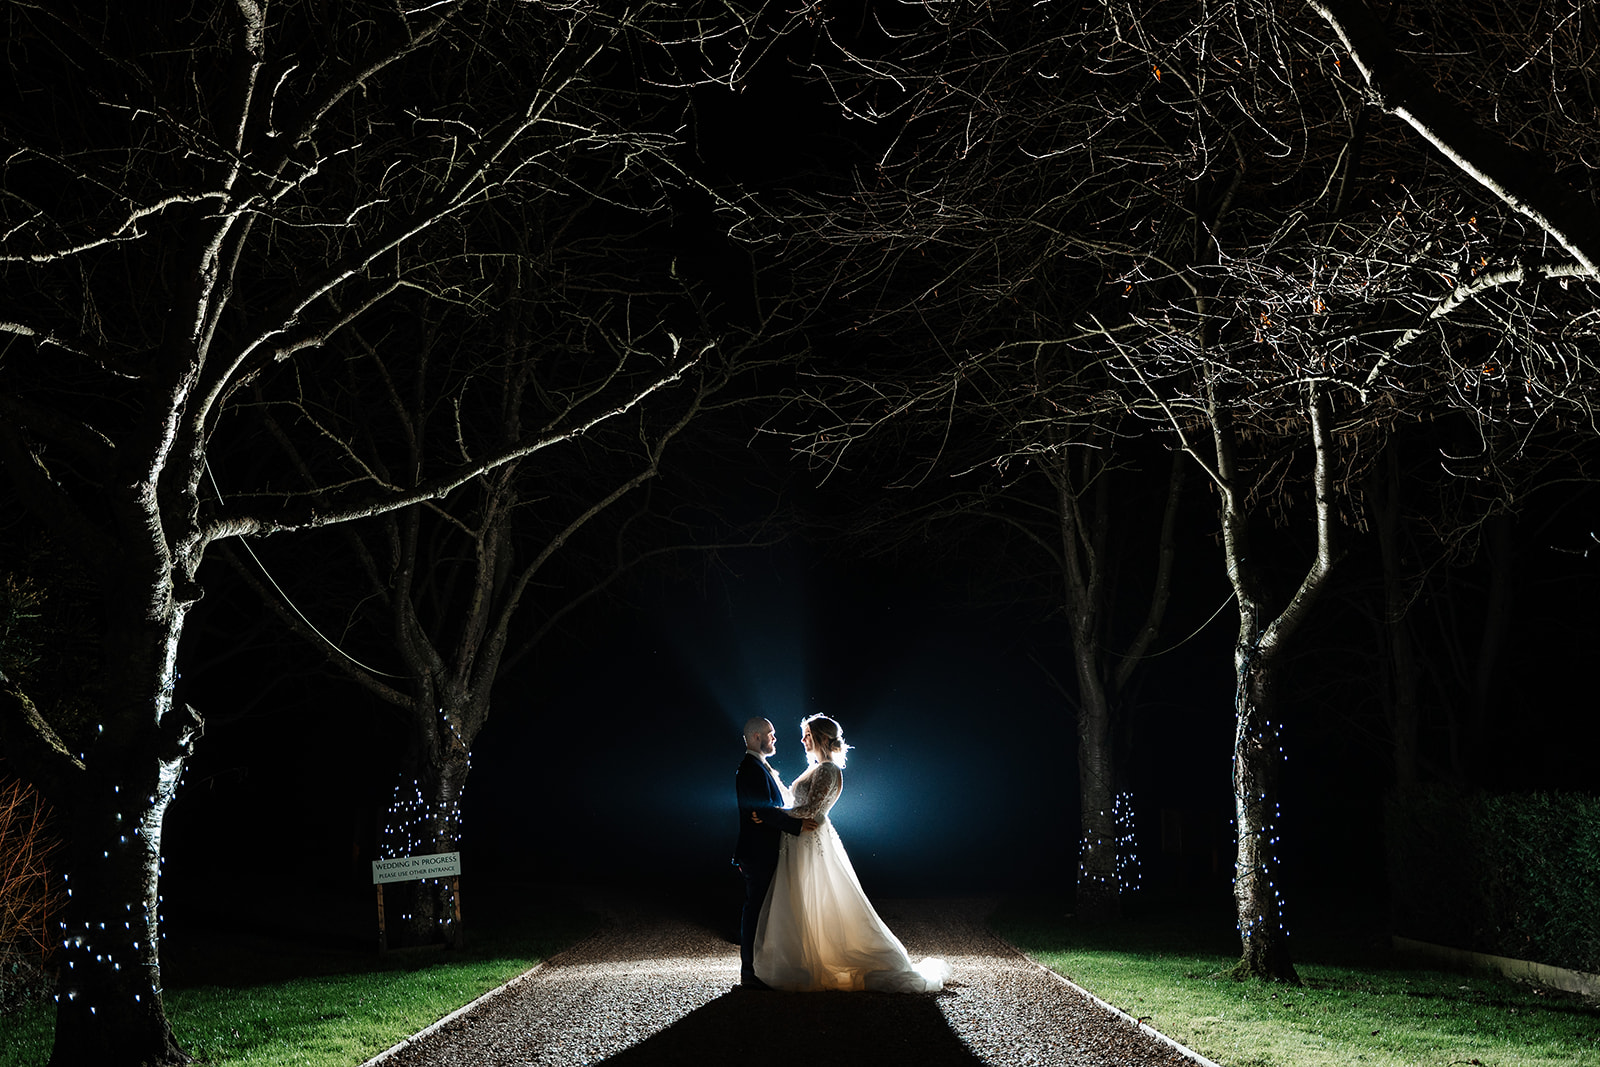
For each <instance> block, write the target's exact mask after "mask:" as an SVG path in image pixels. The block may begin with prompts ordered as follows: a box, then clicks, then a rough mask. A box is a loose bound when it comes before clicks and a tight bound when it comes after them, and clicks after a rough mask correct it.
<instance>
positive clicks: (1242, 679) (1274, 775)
mask: <svg viewBox="0 0 1600 1067" xmlns="http://www.w3.org/2000/svg"><path fill="white" fill-rule="evenodd" d="M1234 657H1235V662H1238V663H1241V664H1242V666H1241V667H1240V671H1239V686H1238V689H1237V690H1236V691H1235V693H1234V734H1233V804H1234V820H1235V824H1236V826H1237V829H1238V839H1239V852H1238V858H1237V860H1236V861H1235V865H1234V879H1233V899H1234V902H1235V903H1236V904H1237V906H1238V912H1239V940H1240V942H1241V944H1242V946H1243V951H1242V954H1241V955H1240V958H1239V962H1238V963H1237V964H1235V965H1234V968H1233V976H1234V977H1235V978H1266V979H1268V980H1270V981H1274V982H1294V983H1296V984H1298V983H1299V981H1300V976H1299V975H1298V974H1297V973H1296V972H1295V969H1294V963H1293V962H1292V961H1291V959H1290V957H1289V945H1288V934H1287V931H1285V930H1284V928H1283V891H1282V882H1283V873H1282V868H1281V866H1280V864H1279V861H1278V850H1277V844H1278V840H1279V838H1278V816H1279V813H1280V808H1279V803H1278V770H1279V766H1280V764H1281V762H1282V758H1283V748H1282V744H1281V741H1280V739H1279V737H1278V723H1277V721H1276V720H1275V719H1274V713H1273V707H1272V704H1273V699H1272V698H1273V691H1274V689H1275V688H1276V686H1275V682H1276V677H1275V676H1276V674H1277V673H1278V670H1279V669H1280V668H1279V664H1278V662H1277V660H1278V656H1276V655H1275V654H1274V653H1273V652H1268V653H1267V654H1265V655H1263V654H1262V651H1261V649H1260V648H1259V647H1250V646H1248V645H1243V644H1242V643H1241V646H1240V647H1236V648H1235V649H1234Z"/></svg>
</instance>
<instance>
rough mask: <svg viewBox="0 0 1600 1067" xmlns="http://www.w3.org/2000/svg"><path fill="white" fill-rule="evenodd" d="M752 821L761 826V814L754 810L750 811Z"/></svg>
mask: <svg viewBox="0 0 1600 1067" xmlns="http://www.w3.org/2000/svg"><path fill="white" fill-rule="evenodd" d="M750 821H751V822H753V823H755V824H756V825H757V826H760V825H761V816H759V815H757V814H756V813H755V812H753V811H752V812H751V813H750Z"/></svg>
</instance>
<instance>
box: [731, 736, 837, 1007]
mask: <svg viewBox="0 0 1600 1067" xmlns="http://www.w3.org/2000/svg"><path fill="white" fill-rule="evenodd" d="M744 748H745V752H744V759H743V760H741V761H740V762H739V774H738V777H737V778H735V779H734V785H735V786H736V787H737V789H738V792H739V842H738V844H736V845H735V846H734V849H733V863H734V866H736V867H738V868H739V873H740V874H742V875H744V914H743V916H742V917H741V919H740V922H739V984H740V985H742V986H744V987H745V988H746V989H766V988H767V985H766V983H765V982H763V981H762V980H761V979H759V978H757V977H756V972H755V967H754V960H755V946H756V924H757V923H758V922H759V921H760V920H761V904H762V902H763V901H764V900H766V899H767V886H769V885H771V884H772V874H773V871H775V870H776V869H777V866H778V842H779V841H780V840H781V838H779V837H778V834H779V833H780V832H781V833H786V834H798V833H800V832H801V831H802V830H815V829H816V828H817V824H816V823H815V822H814V821H812V820H811V819H805V820H801V819H796V818H795V817H794V816H793V815H788V814H786V813H785V812H784V811H783V787H782V786H780V785H779V784H778V776H777V774H776V773H774V772H773V770H772V768H771V767H770V766H768V765H767V757H768V756H770V755H772V754H773V753H774V752H776V751H777V750H778V746H777V745H776V744H775V743H774V741H773V733H772V723H770V722H768V721H767V720H766V719H763V718H760V717H757V718H754V719H751V720H750V721H749V722H747V723H745V724H744Z"/></svg>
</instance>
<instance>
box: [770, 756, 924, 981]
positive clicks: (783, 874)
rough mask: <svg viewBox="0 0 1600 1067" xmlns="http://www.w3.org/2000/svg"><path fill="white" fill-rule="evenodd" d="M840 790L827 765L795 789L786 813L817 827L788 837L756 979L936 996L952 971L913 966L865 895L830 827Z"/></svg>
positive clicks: (834, 769)
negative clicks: (806, 819) (830, 812)
mask: <svg viewBox="0 0 1600 1067" xmlns="http://www.w3.org/2000/svg"><path fill="white" fill-rule="evenodd" d="M843 785H844V774H843V772H842V771H840V770H839V767H838V766H837V765H836V764H834V763H831V762H828V763H818V764H816V765H814V766H813V767H812V768H811V769H810V770H808V771H807V772H806V773H804V774H802V775H801V776H800V777H799V778H797V779H795V782H794V785H793V786H791V787H790V788H791V789H793V791H794V805H793V807H791V808H790V809H789V813H790V814H791V815H793V816H795V817H796V818H801V819H804V818H811V819H815V820H817V822H818V824H819V825H818V826H817V828H816V829H815V830H813V831H810V832H807V833H803V834H800V835H798V836H796V835H792V834H785V835H783V842H782V844H781V845H780V846H779V851H778V869H777V873H776V874H774V875H773V876H772V887H771V888H770V889H768V890H767V899H766V902H765V903H764V904H763V905H762V907H761V919H760V921H759V923H758V925H757V926H756V952H755V971H756V976H757V977H758V978H760V979H761V980H762V981H764V982H766V983H767V984H768V985H770V986H772V987H773V988H774V989H783V990H789V991H792V992H811V991H814V990H822V989H842V990H857V989H871V990H880V991H883V992H890V993H932V992H937V991H938V990H940V989H943V988H944V983H945V981H946V980H947V979H948V978H949V977H950V965H949V964H948V963H946V962H945V961H944V960H942V959H938V958H936V957H932V956H930V957H928V958H926V959H924V960H923V961H922V962H921V963H913V962H912V961H911V957H910V956H908V955H907V954H906V950H905V946H904V945H902V944H901V943H900V939H899V938H897V937H895V936H894V934H893V933H892V932H891V931H890V930H889V928H888V927H887V926H885V925H884V923H883V920H882V919H880V918H878V913H877V912H876V911H875V910H873V907H872V904H871V903H870V902H869V901H868V900H867V895H866V894H865V893H864V892H862V891H861V883H860V882H859V881H858V880H857V879H856V872H855V868H853V867H851V866H850V857H849V856H847V855H846V854H845V851H844V845H843V844H842V843H841V842H840V841H839V834H838V832H837V831H836V830H834V828H833V824H832V823H831V822H829V821H828V809H829V808H831V807H833V805H834V802H835V801H836V800H838V799H839V792H840V790H841V789H842V788H843Z"/></svg>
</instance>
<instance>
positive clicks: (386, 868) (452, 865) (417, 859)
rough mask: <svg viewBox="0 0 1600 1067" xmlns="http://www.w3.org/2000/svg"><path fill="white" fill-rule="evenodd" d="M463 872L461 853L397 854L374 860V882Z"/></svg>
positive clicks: (446, 875) (411, 879)
mask: <svg viewBox="0 0 1600 1067" xmlns="http://www.w3.org/2000/svg"><path fill="white" fill-rule="evenodd" d="M460 873H461V853H459V852H438V853H435V854H434V855H432V856H396V857H394V858H393V859H387V860H373V861H372V884H373V885H382V884H383V883H385V882H414V881H416V880H417V879H419V878H449V877H451V876H452V875H458V874H460Z"/></svg>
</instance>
